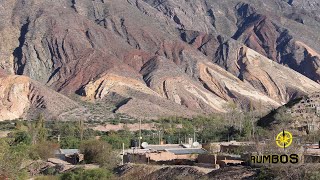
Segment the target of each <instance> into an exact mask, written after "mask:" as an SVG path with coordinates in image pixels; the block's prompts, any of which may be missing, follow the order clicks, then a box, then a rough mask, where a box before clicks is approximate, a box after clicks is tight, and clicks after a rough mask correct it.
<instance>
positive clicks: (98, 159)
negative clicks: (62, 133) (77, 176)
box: [80, 140, 117, 169]
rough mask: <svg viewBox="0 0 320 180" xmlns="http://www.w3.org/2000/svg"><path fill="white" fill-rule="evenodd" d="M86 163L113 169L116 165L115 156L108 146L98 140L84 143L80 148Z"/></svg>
mask: <svg viewBox="0 0 320 180" xmlns="http://www.w3.org/2000/svg"><path fill="white" fill-rule="evenodd" d="M80 151H81V153H83V154H84V160H85V162H86V163H97V164H99V165H100V166H104V167H107V168H110V169H111V168H114V166H115V165H116V164H117V160H116V156H115V154H114V152H113V150H112V147H111V145H110V144H108V143H107V142H104V141H100V140H88V141H84V142H83V143H82V144H81V146H80Z"/></svg>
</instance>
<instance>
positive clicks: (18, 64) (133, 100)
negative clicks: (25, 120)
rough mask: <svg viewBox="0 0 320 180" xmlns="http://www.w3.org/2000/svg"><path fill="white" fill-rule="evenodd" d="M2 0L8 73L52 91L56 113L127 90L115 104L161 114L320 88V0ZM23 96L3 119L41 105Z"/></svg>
mask: <svg viewBox="0 0 320 180" xmlns="http://www.w3.org/2000/svg"><path fill="white" fill-rule="evenodd" d="M0 9H1V11H0V17H1V18H0V21H1V23H0V40H1V41H0V72H2V74H3V76H6V77H12V78H13V79H14V78H18V79H20V78H22V79H25V78H26V77H25V76H27V77H29V78H30V79H28V80H26V81H30V82H33V83H35V84H37V87H39V88H40V87H41V88H42V89H45V90H44V91H43V94H41V96H42V97H43V98H44V99H47V103H48V104H52V105H53V106H52V107H51V106H46V107H44V108H42V109H41V108H40V110H39V112H41V111H49V112H51V111H54V112H56V113H53V114H55V115H54V116H57V115H58V114H59V113H61V111H60V110H57V109H59V108H61V109H64V111H65V113H66V112H68V111H69V110H72V109H74V108H76V107H75V106H78V108H80V109H81V108H85V107H81V105H79V104H81V102H80V103H78V104H77V103H75V102H74V101H73V100H71V99H70V98H73V97H74V96H75V94H77V95H80V96H82V98H80V99H81V100H80V101H89V102H92V103H95V102H97V101H100V102H104V101H106V100H110V99H112V97H115V96H119V97H122V98H123V99H124V100H123V101H119V102H117V103H116V104H115V106H116V108H115V109H113V110H112V111H113V113H121V114H127V115H130V116H133V117H144V118H157V117H161V116H194V115H199V114H209V113H214V112H218V113H223V112H226V111H227V109H226V106H227V105H228V104H229V103H231V102H232V103H236V104H238V106H239V107H241V108H243V109H244V110H246V109H248V107H253V108H256V109H257V108H263V109H272V108H276V107H279V106H281V105H283V104H285V103H286V102H288V101H290V100H292V99H294V98H296V97H299V96H301V95H305V94H309V93H313V92H316V91H318V89H319V87H320V85H319V84H318V83H317V82H318V81H319V80H320V79H319V77H320V76H319V72H320V71H319V70H318V68H319V65H318V64H319V58H320V56H319V54H320V53H319V52H320V49H319V47H320V46H319V44H320V39H319V36H318V32H319V30H320V23H319V22H320V15H319V13H318V12H319V9H320V7H319V3H317V1H316V0H309V1H308V3H306V2H303V3H302V2H300V1H283V0H272V1H267V2H265V1H254V0H244V1H239V0H222V1H218V2H217V1H213V0H201V1H184V0H175V1H173V0H164V1H158V0H118V1H106V0H101V1H100V0H99V1H98V0H63V1H62V0H58V1H57V0H55V1H53V0H31V1H24V0H23V1H20V0H19V1H18V0H8V1H1V2H0ZM20 76H21V77H20ZM31 79H32V80H31ZM19 82H20V80H15V81H14V80H5V79H4V80H2V84H1V85H0V88H2V89H8V88H9V89H10V87H11V86H12V84H13V85H14V84H18V83H19ZM27 86H28V85H26V87H27ZM49 88H50V89H52V90H54V91H56V92H57V93H59V95H58V94H57V93H51V92H53V91H52V90H49ZM23 91H24V92H19V93H25V95H23V96H27V95H28V94H30V93H29V92H28V91H29V90H28V88H25V90H23ZM11 93H15V92H11V91H10V93H8V95H7V96H10V94H11ZM19 93H18V94H19ZM53 94H54V95H57V98H51V97H52V95H53ZM68 97H69V98H68ZM60 99H62V100H60ZM6 101H7V100H6V98H2V99H1V102H2V104H6ZM19 101H20V100H17V101H13V102H12V103H13V104H15V103H18V104H19V105H10V106H11V107H15V106H16V108H14V109H17V110H8V109H9V107H8V106H2V107H1V108H0V110H1V111H3V112H6V113H4V115H2V116H1V117H0V120H5V119H14V118H18V117H25V116H23V114H30V112H33V113H31V114H35V113H34V112H35V111H36V110H33V109H39V108H37V106H36V108H31V109H30V107H31V106H30V101H29V100H27V99H21V101H22V102H25V103H19ZM56 103H59V104H60V106H59V108H58V107H54V105H55V104H56ZM23 104H25V105H23ZM31 104H32V103H31ZM75 104H77V105H75ZM66 107H68V108H66ZM8 111H9V112H10V113H8ZM36 112H38V111H36ZM79 112H80V115H81V112H83V111H81V110H80V111H79Z"/></svg>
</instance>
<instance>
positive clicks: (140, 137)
mask: <svg viewBox="0 0 320 180" xmlns="http://www.w3.org/2000/svg"><path fill="white" fill-rule="evenodd" d="M141 139H142V136H141V119H140V120H139V149H140V148H141Z"/></svg>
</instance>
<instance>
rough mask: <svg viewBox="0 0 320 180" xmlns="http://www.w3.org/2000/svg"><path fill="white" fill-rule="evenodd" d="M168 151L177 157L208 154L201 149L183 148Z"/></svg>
mask: <svg viewBox="0 0 320 180" xmlns="http://www.w3.org/2000/svg"><path fill="white" fill-rule="evenodd" d="M166 151H168V152H171V153H173V154H175V155H181V154H206V153H207V151H206V150H204V149H199V148H181V149H166Z"/></svg>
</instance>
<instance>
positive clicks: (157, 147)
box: [143, 144, 184, 151]
mask: <svg viewBox="0 0 320 180" xmlns="http://www.w3.org/2000/svg"><path fill="white" fill-rule="evenodd" d="M143 148H144V149H151V150H155V151H165V150H166V149H182V148H184V146H182V145H180V144H163V145H148V146H145V147H143Z"/></svg>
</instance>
